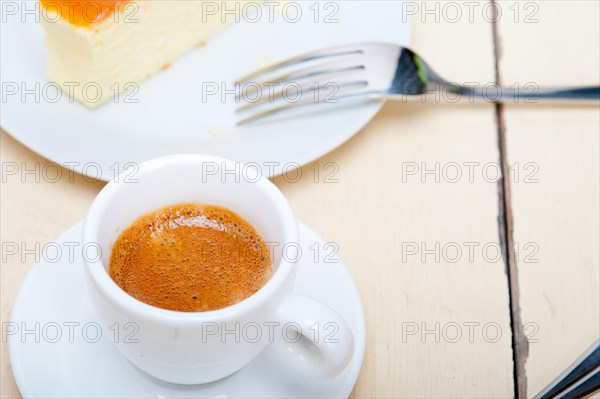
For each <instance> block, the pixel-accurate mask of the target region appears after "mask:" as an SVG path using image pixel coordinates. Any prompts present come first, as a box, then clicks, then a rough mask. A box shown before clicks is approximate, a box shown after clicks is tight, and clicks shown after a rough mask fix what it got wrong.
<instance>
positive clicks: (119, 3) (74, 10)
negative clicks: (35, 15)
mask: <svg viewBox="0 0 600 399" xmlns="http://www.w3.org/2000/svg"><path fill="white" fill-rule="evenodd" d="M130 1H131V0H40V3H41V4H42V7H44V9H45V10H46V11H50V12H53V11H55V12H58V14H59V15H60V17H61V18H62V19H63V20H65V21H67V22H70V23H71V24H73V25H76V26H83V27H90V26H92V25H94V24H97V23H99V22H102V21H104V20H105V19H107V18H108V17H110V16H111V15H113V14H114V13H115V11H122V10H123V7H124V5H125V4H127V3H129V2H130ZM122 17H123V18H124V17H126V16H122Z"/></svg>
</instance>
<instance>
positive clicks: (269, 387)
mask: <svg viewBox="0 0 600 399" xmlns="http://www.w3.org/2000/svg"><path fill="white" fill-rule="evenodd" d="M82 226H83V222H80V223H78V224H76V225H75V226H73V227H71V228H70V229H69V230H67V231H66V232H65V233H64V234H63V235H62V236H61V237H59V238H58V239H57V240H56V241H55V244H54V243H53V244H52V245H47V246H46V247H45V251H44V256H42V257H41V259H40V261H39V262H38V263H36V264H35V265H34V266H33V267H32V268H31V270H30V272H29V274H28V275H27V278H26V279H25V281H24V282H23V285H22V286H21V288H20V290H19V293H18V295H17V298H16V300H15V303H14V306H13V309H12V316H11V323H12V324H10V326H7V329H8V328H10V329H17V328H18V330H17V331H16V332H15V333H14V334H12V335H8V346H9V353H10V361H11V365H12V371H13V375H14V377H15V380H16V382H17V385H18V387H19V390H20V391H21V394H22V395H23V397H28V398H29V397H34V398H35V397H37V398H41V397H44V398H50V397H60V398H74V397H77V398H86V397H103V398H141V397H143V398H149V397H154V398H175V397H176V398H198V397H210V398H235V397H244V398H248V397H254V398H275V397H276V398H291V397H303V398H308V397H328V398H329V397H344V398H347V397H348V396H349V395H350V392H351V391H352V388H353V387H354V384H355V383H356V379H357V378H358V373H359V371H360V366H361V363H362V360H363V355H364V350H365V319H364V314H363V309H362V304H361V301H360V298H359V295H358V291H357V289H356V286H355V285H354V282H353V281H352V278H351V277H350V274H349V273H348V271H347V270H346V267H345V266H344V264H343V263H342V262H341V261H340V260H339V259H338V258H337V257H336V255H335V254H334V253H333V247H334V246H332V245H327V243H326V242H325V241H324V240H323V239H322V238H320V237H319V236H318V235H317V234H316V233H315V232H314V231H312V230H311V229H310V228H309V227H307V226H306V225H304V224H303V223H299V229H300V241H301V243H300V244H301V248H302V256H301V258H300V260H299V262H298V267H297V275H296V281H295V285H294V292H295V293H297V294H302V295H306V296H309V297H312V298H315V299H317V300H320V301H322V302H324V303H326V304H328V305H329V306H330V307H331V308H332V309H334V310H335V311H337V312H338V313H339V314H340V315H341V316H342V317H343V318H344V319H345V320H346V322H347V323H348V326H349V327H350V329H351V330H352V332H353V334H354V340H355V353H354V355H353V357H352V360H351V361H350V364H349V365H348V367H347V368H346V370H344V371H343V372H342V373H341V374H340V375H338V376H337V377H335V378H331V379H323V378H316V377H311V376H305V375H302V373H300V372H296V371H295V370H294V368H293V367H292V366H290V365H289V364H288V363H286V362H285V361H284V359H283V357H284V356H286V355H285V354H284V353H283V348H284V347H283V345H280V344H277V343H272V344H269V345H268V346H267V347H266V348H265V350H263V351H262V352H261V353H260V354H259V355H258V356H257V357H256V358H255V359H254V360H253V361H252V362H250V363H249V364H248V365H247V366H246V367H244V368H243V369H242V370H240V371H238V372H237V373H235V374H233V375H231V376H229V377H226V378H224V379H222V380H219V381H216V382H213V383H209V384H202V385H177V384H171V383H166V382H163V381H160V380H158V379H155V378H153V377H151V376H149V375H147V374H145V373H144V372H142V371H140V370H139V369H137V368H136V367H135V366H133V365H132V364H131V363H129V361H127V360H126V359H125V358H123V357H122V356H121V355H120V353H119V352H118V351H117V349H116V348H115V347H114V345H113V343H112V342H111V340H113V339H115V333H118V334H123V335H126V334H128V333H129V332H131V331H129V332H128V331H126V329H125V328H124V326H121V328H115V329H109V330H104V331H103V330H102V329H101V328H99V325H100V323H99V318H98V317H97V316H96V313H95V310H94V308H93V307H92V304H91V302H90V300H89V297H88V294H87V291H86V281H85V274H84V269H83V258H82V250H84V249H85V247H84V248H82V246H81V244H80V241H81V229H82ZM317 248H318V249H317ZM122 338H123V336H121V338H120V339H122Z"/></svg>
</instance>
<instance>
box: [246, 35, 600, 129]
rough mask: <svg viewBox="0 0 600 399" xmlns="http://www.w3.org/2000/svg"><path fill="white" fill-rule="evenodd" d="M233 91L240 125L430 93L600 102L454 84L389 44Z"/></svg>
mask: <svg viewBox="0 0 600 399" xmlns="http://www.w3.org/2000/svg"><path fill="white" fill-rule="evenodd" d="M236 86H237V88H238V94H237V96H236V101H240V100H242V101H243V102H245V104H244V105H242V106H241V107H239V108H238V109H237V110H236V112H237V113H240V114H242V119H241V120H240V121H239V122H238V125H242V124H245V123H248V122H251V121H255V120H258V119H261V118H265V117H267V116H270V115H273V114H276V113H280V112H283V111H287V110H291V109H295V108H298V107H300V106H305V105H311V104H316V103H340V102H345V101H348V100H371V99H375V100H378V99H393V100H409V99H414V98H421V96H423V95H427V94H432V93H437V94H438V96H439V95H440V94H441V95H444V96H448V98H447V99H448V100H449V101H451V102H455V101H457V99H460V98H461V97H466V98H468V99H469V100H476V99H479V100H485V101H488V102H494V103H497V102H503V103H506V102H509V101H513V102H516V103H527V102H538V101H539V100H546V99H555V100H567V101H570V100H584V101H599V100H600V86H595V87H581V88H563V89H549V88H546V89H540V88H538V87H537V85H535V84H534V83H528V84H526V85H524V86H523V87H511V88H501V87H497V86H496V85H495V84H484V85H464V86H463V85H458V84H456V83H452V82H449V81H447V80H445V79H443V78H441V77H440V76H439V75H438V74H437V73H435V72H434V70H433V69H432V68H431V67H429V65H428V64H427V63H426V62H425V61H424V60H423V59H422V58H421V57H420V56H419V55H417V54H416V53H415V52H413V51H412V50H410V49H408V48H406V47H401V46H398V45H395V44H388V43H363V44H352V45H344V46H337V47H331V48H327V49H322V50H317V51H313V52H309V53H306V54H303V55H300V56H297V57H293V58H290V59H288V60H285V61H282V62H278V63H276V64H274V65H271V66H268V67H266V68H263V69H260V70H258V71H256V72H253V73H251V74H249V75H246V76H244V77H243V78H241V79H239V80H238V81H237V82H236ZM290 88H293V90H292V92H293V99H290V97H292V96H291V95H290V94H289V91H290ZM265 91H267V92H268V95H265V94H264V93H265ZM326 91H328V93H326V94H325V95H322V94H323V92H326ZM298 93H300V97H299V96H298ZM332 93H333V94H332ZM438 98H439V97H438ZM249 111H253V112H249ZM243 114H245V116H244V115H243Z"/></svg>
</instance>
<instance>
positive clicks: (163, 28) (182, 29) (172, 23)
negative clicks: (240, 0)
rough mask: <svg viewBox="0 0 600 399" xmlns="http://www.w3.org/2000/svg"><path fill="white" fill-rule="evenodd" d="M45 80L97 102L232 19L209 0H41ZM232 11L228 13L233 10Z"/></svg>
mask: <svg viewBox="0 0 600 399" xmlns="http://www.w3.org/2000/svg"><path fill="white" fill-rule="evenodd" d="M40 3H41V12H42V17H41V18H40V21H41V23H42V25H43V26H44V28H45V30H46V32H47V38H46V51H47V54H48V72H47V73H48V79H49V80H50V81H51V82H56V83H58V84H59V85H60V86H61V88H62V89H63V91H65V93H67V94H69V95H70V97H71V98H74V99H76V100H77V101H79V102H81V103H83V104H85V105H87V106H88V107H91V108H93V107H96V106H98V105H101V104H103V103H105V102H107V101H110V100H116V99H118V98H120V97H118V96H119V93H121V92H122V91H123V90H128V89H136V88H137V85H138V84H139V83H140V82H142V81H143V80H145V79H147V78H149V77H150V76H152V75H153V74H154V73H156V72H158V71H160V70H161V69H164V68H166V67H168V66H169V65H170V64H171V62H173V60H175V59H176V58H177V57H179V56H181V55H183V54H184V53H186V52H188V51H189V50H190V49H192V48H194V47H197V46H201V45H203V44H204V43H205V41H206V39H207V38H209V37H210V36H211V35H213V34H214V33H216V32H218V31H219V30H221V29H222V28H223V27H224V26H226V25H228V24H229V23H230V22H233V21H235V20H236V19H237V16H236V10H239V9H240V7H235V6H233V5H232V3H233V2H228V3H229V5H228V12H223V10H218V9H216V8H215V4H219V3H215V2H214V1H201V0H128V1H126V0H121V1H118V0H40ZM232 10H233V12H232Z"/></svg>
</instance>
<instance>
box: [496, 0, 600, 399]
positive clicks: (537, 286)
mask: <svg viewBox="0 0 600 399" xmlns="http://www.w3.org/2000/svg"><path fill="white" fill-rule="evenodd" d="M500 4H501V5H502V15H503V16H504V17H503V18H501V20H500V22H499V36H500V37H499V39H500V45H501V49H502V50H501V54H502V55H501V58H500V62H499V66H500V73H501V80H502V82H503V83H504V84H506V85H513V84H515V83H517V84H518V85H519V86H520V87H523V86H524V85H525V84H527V83H534V84H536V85H538V86H542V85H550V86H558V85H598V84H599V83H600V72H599V71H600V54H599V48H600V41H599V37H600V31H599V30H600V28H599V26H600V25H599V15H600V9H599V3H598V2H595V1H570V2H564V1H557V2H550V1H548V2H530V3H528V4H529V6H525V3H520V4H519V5H517V7H516V6H515V4H516V3H513V2H510V3H509V2H507V3H502V2H500ZM511 7H512V8H511ZM515 7H516V8H515ZM525 7H527V8H525ZM516 9H519V10H520V18H518V19H515V16H516V14H515V11H516ZM526 15H530V18H529V22H530V23H526V22H525V20H524V19H525V16H526ZM503 118H504V122H505V133H504V134H505V138H506V152H507V162H508V165H509V166H510V167H511V170H512V171H513V177H512V178H511V179H510V191H511V206H512V216H513V221H514V223H513V229H514V230H513V231H514V240H515V242H516V243H518V244H516V245H515V246H516V247H517V248H520V249H521V256H520V257H519V259H517V261H516V267H517V271H518V286H519V291H520V297H519V298H518V299H519V304H520V308H521V315H520V316H521V322H522V323H523V325H525V326H528V330H526V331H525V334H524V335H525V336H529V338H530V339H529V344H528V354H527V353H524V355H523V357H522V358H521V359H520V362H522V363H524V367H525V372H526V381H524V384H525V388H526V392H527V396H528V397H531V396H533V395H535V394H536V393H538V392H539V391H540V390H541V389H542V388H544V386H546V385H547V384H548V383H550V382H551V381H552V380H553V379H554V378H555V377H556V376H557V375H558V374H559V373H561V372H562V371H563V370H564V369H565V368H566V367H568V366H569V364H570V363H571V362H572V361H574V360H575V359H576V358H577V357H578V356H579V355H580V354H581V353H582V352H583V351H584V350H585V349H586V348H587V347H588V346H589V345H591V343H592V342H593V340H594V339H597V338H598V337H599V336H600V321H599V320H600V308H599V303H600V298H599V292H600V287H599V281H600V280H599V278H600V276H599V265H600V259H599V248H600V246H599V226H600V221H599V206H600V204H599V196H598V191H599V181H600V176H599V145H600V143H599V140H598V133H599V132H600V113H599V112H598V107H597V106H591V107H563V108H561V107H559V106H546V107H543V106H535V107H534V106H529V107H523V106H518V105H516V104H513V105H508V106H507V107H505V108H504V112H503ZM515 171H520V178H519V179H518V181H517V179H516V176H514V172H515ZM527 174H531V176H530V178H529V179H526V175H527ZM527 180H529V182H528V181H527ZM528 244H529V250H526V249H524V246H525V245H528ZM527 255H530V256H529V259H527Z"/></svg>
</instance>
